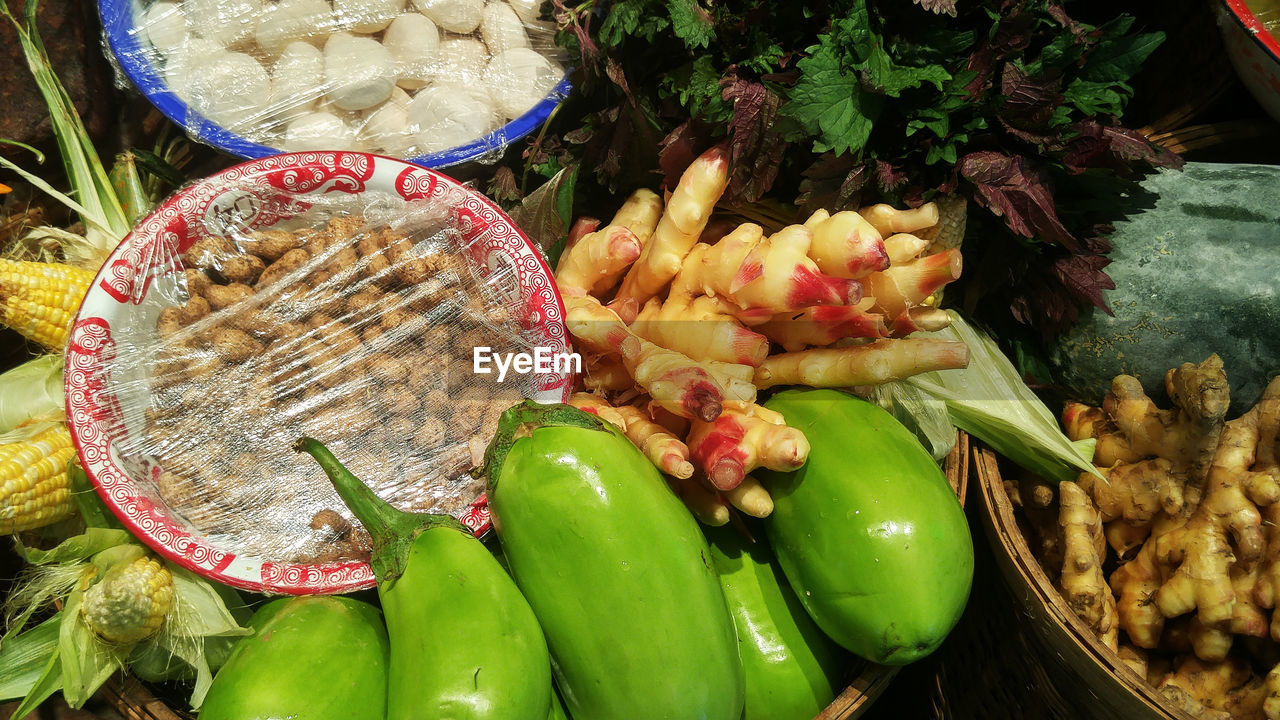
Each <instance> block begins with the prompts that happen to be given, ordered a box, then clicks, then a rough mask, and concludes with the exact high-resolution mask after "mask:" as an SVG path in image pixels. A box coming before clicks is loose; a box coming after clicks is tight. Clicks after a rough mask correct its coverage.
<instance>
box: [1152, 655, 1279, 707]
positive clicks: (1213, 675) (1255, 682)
mask: <svg viewBox="0 0 1280 720" xmlns="http://www.w3.org/2000/svg"><path fill="white" fill-rule="evenodd" d="M1157 689H1158V690H1159V691H1160V694H1161V695H1163V696H1164V697H1165V698H1166V699H1168V700H1170V701H1171V702H1173V703H1174V704H1175V705H1177V706H1178V707H1180V708H1182V709H1183V710H1185V711H1186V712H1188V713H1190V714H1191V715H1192V716H1193V717H1197V718H1210V719H1211V720H1246V719H1247V720H1255V719H1256V718H1259V717H1262V713H1263V706H1264V703H1265V701H1266V698H1267V687H1266V684H1265V683H1264V681H1263V680H1262V679H1261V678H1259V677H1256V676H1255V675H1254V674H1253V671H1252V669H1251V668H1250V667H1249V664H1248V663H1247V662H1245V661H1244V660H1242V659H1240V658H1235V657H1232V658H1228V659H1227V660H1224V661H1222V662H1215V663H1206V662H1203V661H1201V660H1199V659H1198V658H1195V657H1187V658H1185V659H1184V660H1183V661H1182V662H1181V663H1180V664H1179V665H1178V666H1177V669H1176V670H1175V671H1174V672H1172V673H1170V674H1168V675H1166V676H1165V677H1164V678H1162V679H1161V681H1160V684H1159V685H1158V686H1157Z"/></svg>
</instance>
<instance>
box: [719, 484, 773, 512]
mask: <svg viewBox="0 0 1280 720" xmlns="http://www.w3.org/2000/svg"><path fill="white" fill-rule="evenodd" d="M722 494H723V495H724V497H725V499H726V500H728V501H729V504H731V505H733V506H734V507H736V508H738V509H739V510H741V511H742V512H744V513H746V514H747V515H750V516H751V517H758V518H762V517H769V515H770V513H772V512H773V497H772V496H770V495H769V491H768V490H765V489H764V485H761V484H760V481H759V480H757V479H755V478H753V477H751V476H750V475H748V476H746V477H744V478H742V482H740V483H738V486H737V487H735V488H733V489H731V490H725V491H724V492H723V493H722Z"/></svg>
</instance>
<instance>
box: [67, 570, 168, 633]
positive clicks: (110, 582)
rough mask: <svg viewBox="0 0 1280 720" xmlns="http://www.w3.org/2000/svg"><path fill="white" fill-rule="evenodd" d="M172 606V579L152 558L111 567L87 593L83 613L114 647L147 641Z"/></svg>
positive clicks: (82, 606) (93, 627) (95, 631)
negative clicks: (115, 645)
mask: <svg viewBox="0 0 1280 720" xmlns="http://www.w3.org/2000/svg"><path fill="white" fill-rule="evenodd" d="M172 607H173V576H172V575H170V574H169V571H168V570H166V569H165V567H164V566H163V565H161V564H160V563H159V562H157V561H156V559H155V558H153V557H150V556H143V557H140V558H136V559H134V560H132V561H130V562H124V563H120V564H119V565H116V566H115V567H113V568H111V569H110V570H108V571H107V572H106V574H105V575H104V576H103V577H102V579H101V580H99V581H98V582H97V583H96V584H94V585H93V586H91V587H90V588H89V589H88V590H87V591H85V594H84V603H83V604H82V605H81V606H80V612H81V615H82V617H83V618H84V621H85V624H86V625H88V626H89V629H90V630H92V631H93V632H94V633H95V634H96V635H97V636H98V637H100V638H102V639H103V640H104V641H106V642H109V643H114V644H127V643H135V642H140V641H142V640H146V639H147V638H149V637H151V636H152V635H154V634H155V633H156V631H157V630H159V629H160V626H161V625H162V624H164V619H165V616H166V615H168V614H169V610H170V609H171V608H172Z"/></svg>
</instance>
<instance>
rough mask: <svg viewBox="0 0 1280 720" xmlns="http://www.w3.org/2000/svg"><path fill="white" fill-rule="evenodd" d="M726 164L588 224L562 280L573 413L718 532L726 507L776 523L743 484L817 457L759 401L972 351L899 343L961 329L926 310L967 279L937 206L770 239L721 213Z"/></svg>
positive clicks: (724, 160)
mask: <svg viewBox="0 0 1280 720" xmlns="http://www.w3.org/2000/svg"><path fill="white" fill-rule="evenodd" d="M729 171H730V164H729V158H728V154H727V151H726V150H725V149H724V148H722V147H718V146H717V147H714V148H712V149H710V150H708V151H707V152H705V153H703V154H702V155H701V156H699V157H698V158H696V159H695V160H694V161H693V162H692V163H691V164H690V165H689V167H688V168H687V169H686V170H685V171H684V173H683V174H682V175H681V177H680V182H679V183H678V184H677V185H676V187H675V188H674V189H673V190H672V192H671V196H670V198H668V199H667V200H666V202H665V203H664V202H663V201H662V200H661V199H660V198H659V197H658V196H657V195H656V194H655V193H653V192H650V191H647V190H638V191H636V192H635V193H633V194H632V195H631V196H630V197H629V198H628V199H627V201H626V202H625V203H624V204H623V206H622V207H621V208H620V209H619V210H618V212H617V213H616V214H615V215H614V217H613V219H612V220H611V221H610V222H609V224H607V225H604V226H603V227H600V221H597V220H595V219H591V218H584V219H579V221H578V222H577V223H575V225H574V227H573V229H572V230H571V232H570V237H569V242H568V244H567V245H566V247H565V249H564V251H563V253H562V254H561V256H560V260H559V264H558V266H557V269H556V283H557V285H558V286H559V289H560V292H561V294H562V296H563V297H564V302H565V310H566V318H567V325H568V329H569V333H570V334H571V335H573V337H574V342H575V347H576V348H577V349H579V350H580V351H581V352H582V353H583V355H584V362H585V378H584V380H583V384H584V386H585V388H586V389H587V390H589V391H590V393H580V394H578V395H576V396H575V397H574V398H573V399H572V400H571V402H572V403H573V404H574V405H575V406H577V407H579V408H582V409H584V410H586V411H588V412H592V413H594V414H597V415H600V416H601V417H604V418H605V419H607V420H609V421H611V422H613V423H614V424H616V425H618V427H620V428H622V429H623V431H624V432H626V433H627V435H628V437H630V438H631V439H632V441H633V442H635V443H636V445H637V446H639V447H641V448H642V449H643V450H644V451H645V453H646V454H647V455H648V456H649V457H650V459H651V460H652V461H653V462H654V464H655V465H656V466H657V467H658V468H659V469H661V470H663V472H665V473H667V474H668V476H669V477H671V478H672V480H671V481H672V483H673V485H674V486H675V487H676V488H677V492H679V493H680V495H681V497H682V498H683V499H684V500H685V502H686V503H687V504H688V505H689V507H690V509H692V510H693V512H694V513H695V514H696V515H697V516H698V517H699V519H701V520H702V521H703V522H705V523H707V524H710V525H721V524H724V523H726V522H728V520H729V514H728V507H729V505H730V504H732V505H733V506H735V507H737V508H739V509H740V510H743V511H744V512H747V513H748V514H752V515H757V516H764V515H767V514H768V513H769V511H770V509H771V507H772V505H771V503H770V502H769V501H768V499H767V493H766V491H764V490H763V489H762V488H761V487H760V485H759V482H758V481H757V480H755V479H753V478H751V477H750V475H748V473H750V472H752V471H753V470H757V469H760V468H766V469H770V470H777V471H788V470H795V469H796V468H799V467H800V466H802V465H803V464H804V462H805V459H806V457H807V456H808V453H809V443H808V440H807V439H806V438H805V436H804V434H803V433H801V432H798V431H796V430H795V429H794V428H791V427H788V426H787V424H786V423H785V422H784V420H783V418H782V416H781V415H779V414H778V413H776V412H774V411H772V410H769V409H768V408H766V407H763V406H761V405H760V404H758V403H757V402H756V399H757V392H758V391H759V390H765V389H768V388H772V387H775V386H784V385H809V386H813V387H840V388H847V387H853V386H866V385H876V384H881V383H885V382H889V381H892V380H898V379H901V378H904V377H908V376H910V375H914V374H917V373H921V372H927V371H931V370H943V369H947V368H961V367H964V366H965V365H966V364H967V363H968V358H969V356H968V351H967V349H966V347H965V345H964V344H963V343H957V342H951V341H945V340H934V339H914V338H905V337H904V336H905V335H908V334H910V333H912V332H915V331H918V330H936V329H939V328H942V327H945V326H946V325H948V324H949V323H950V319H949V318H948V316H947V314H946V313H945V312H944V311H942V310H939V309H938V308H936V307H932V306H930V305H929V304H928V302H927V301H928V300H929V298H930V296H932V295H933V294H934V293H936V292H937V291H938V290H940V289H941V288H942V287H943V286H944V285H946V284H947V283H948V282H950V281H952V280H954V279H955V278H957V277H959V275H960V269H961V257H960V251H959V250H958V249H955V248H954V247H948V243H953V242H956V239H955V238H953V237H948V233H943V232H939V230H941V229H944V228H943V227H942V226H941V225H940V223H939V211H938V206H937V205H936V204H933V203H929V204H926V205H923V206H921V207H920V208H917V209H914V210H898V209H895V208H891V207H888V206H886V205H876V206H872V207H869V208H864V209H863V210H860V211H857V212H854V211H845V212H842V213H837V214H835V215H831V214H829V213H827V212H825V211H818V212H816V213H814V215H813V216H812V217H810V218H809V220H808V221H807V222H806V223H805V224H803V225H790V226H787V227H783V228H781V229H779V230H777V231H776V232H774V233H771V234H769V235H768V236H767V237H766V234H765V231H764V228H762V227H761V226H760V225H756V224H753V223H745V224H738V225H736V226H735V225H734V224H733V223H732V222H729V223H726V222H717V221H714V220H713V219H712V214H713V210H714V208H715V205H716V202H717V201H718V200H719V198H720V196H721V194H722V193H723V192H724V191H725V189H726V188H727V187H728V184H729V174H730V172H729ZM924 231H930V232H929V234H928V235H926V237H929V238H930V239H928V240H926V239H924V238H922V237H919V236H917V235H913V234H912V233H913V232H921V233H922V234H923V233H924ZM615 288H616V289H615ZM664 293H665V299H664V298H663V297H662V295H663V294H664ZM774 348H781V349H782V352H776V353H774V354H770V353H771V352H773V349H774ZM636 408H639V409H640V410H641V411H642V412H639V413H637V412H636ZM646 413H647V415H648V417H645V414H646ZM655 423H656V425H655Z"/></svg>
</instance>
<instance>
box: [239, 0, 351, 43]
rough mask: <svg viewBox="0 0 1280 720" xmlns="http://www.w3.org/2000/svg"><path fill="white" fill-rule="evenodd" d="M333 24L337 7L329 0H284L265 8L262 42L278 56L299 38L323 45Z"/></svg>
mask: <svg viewBox="0 0 1280 720" xmlns="http://www.w3.org/2000/svg"><path fill="white" fill-rule="evenodd" d="M333 24H334V23H333V11H332V10H331V9H330V8H329V3H327V2H325V0H280V2H278V3H276V4H275V5H267V6H266V7H265V8H263V14H262V18H261V19H260V20H259V21H258V31H257V40H258V46H259V47H261V48H262V49H263V50H264V51H265V52H266V53H267V54H268V55H270V56H272V57H275V56H276V55H279V54H280V52H281V51H282V50H284V49H285V47H287V46H288V45H289V43H291V42H293V41H295V40H305V41H307V42H309V43H312V44H313V45H320V44H322V43H323V42H324V40H325V38H327V37H328V36H329V33H330V32H332V31H333Z"/></svg>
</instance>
